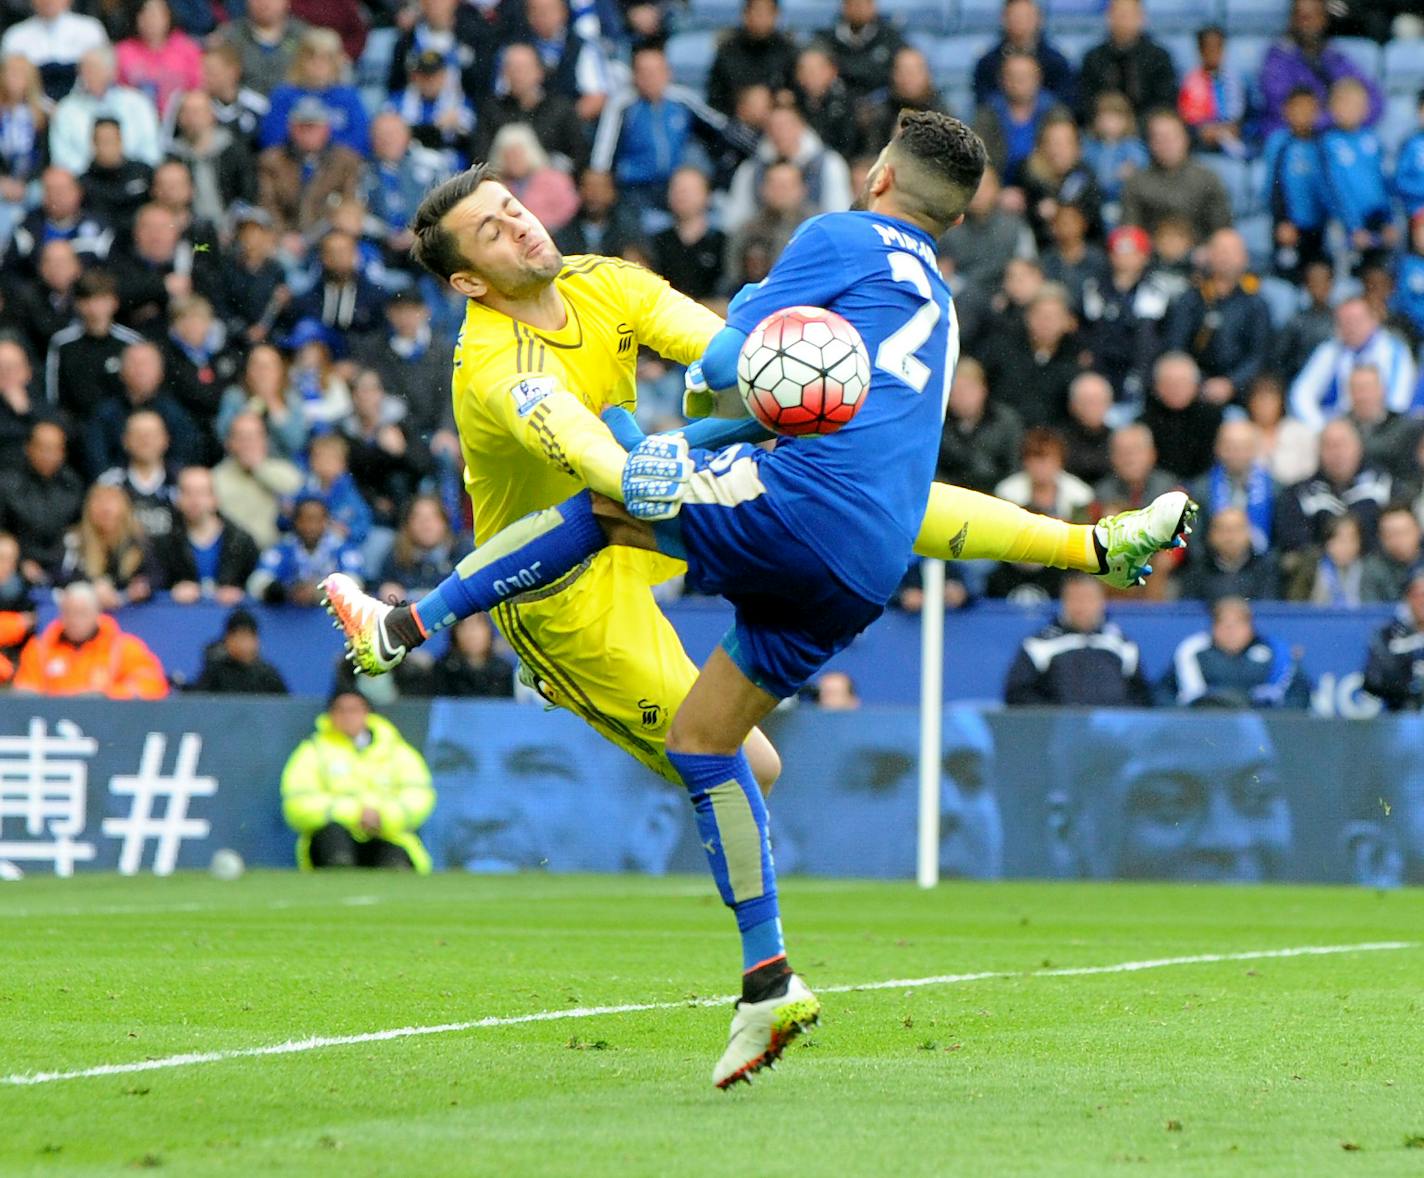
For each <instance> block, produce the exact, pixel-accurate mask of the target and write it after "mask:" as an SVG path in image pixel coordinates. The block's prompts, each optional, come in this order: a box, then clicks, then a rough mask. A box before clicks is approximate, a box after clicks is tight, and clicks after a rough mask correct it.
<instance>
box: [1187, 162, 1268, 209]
mask: <svg viewBox="0 0 1424 1178" xmlns="http://www.w3.org/2000/svg"><path fill="white" fill-rule="evenodd" d="M1196 158H1197V159H1198V160H1200V161H1201V162H1202V163H1203V164H1205V165H1206V166H1207V167H1208V168H1210V169H1211V170H1212V171H1213V172H1215V173H1216V175H1217V177H1218V178H1219V179H1220V180H1221V182H1222V184H1224V185H1225V186H1226V192H1227V195H1228V196H1230V197H1231V211H1232V212H1233V213H1235V214H1236V216H1237V218H1238V219H1240V218H1241V217H1244V216H1246V215H1247V214H1249V213H1250V212H1251V211H1252V210H1253V209H1254V208H1255V205H1256V198H1255V195H1254V194H1253V193H1252V191H1251V169H1250V168H1249V167H1247V165H1246V163H1245V161H1244V160H1234V159H1232V158H1231V157H1230V156H1226V155H1218V154H1217V153H1215V152H1210V153H1203V154H1201V155H1198V156H1197V157H1196Z"/></svg>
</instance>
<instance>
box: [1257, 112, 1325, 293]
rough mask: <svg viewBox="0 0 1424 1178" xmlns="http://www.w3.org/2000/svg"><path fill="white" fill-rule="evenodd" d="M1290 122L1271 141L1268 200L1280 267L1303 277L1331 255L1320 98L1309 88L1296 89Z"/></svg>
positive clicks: (1268, 144)
mask: <svg viewBox="0 0 1424 1178" xmlns="http://www.w3.org/2000/svg"><path fill="white" fill-rule="evenodd" d="M1285 117H1286V125H1285V126H1284V127H1281V128H1280V129H1279V130H1277V131H1275V132H1274V133H1272V135H1271V137H1270V138H1269V139H1268V140H1267V141H1266V153H1265V159H1266V201H1267V203H1268V204H1269V206H1270V209H1271V217H1272V219H1273V220H1274V221H1275V230H1274V238H1273V240H1274V242H1275V255H1274V257H1275V269H1276V273H1277V274H1279V275H1281V277H1283V278H1289V279H1291V280H1292V281H1298V280H1299V279H1300V277H1301V276H1302V275H1303V273H1304V271H1305V268H1306V267H1307V266H1309V265H1310V263H1312V262H1314V261H1316V260H1318V259H1320V258H1322V257H1323V256H1324V254H1325V226H1326V224H1327V222H1328V221H1329V219H1330V191H1329V187H1328V185H1327V183H1326V179H1325V153H1324V151H1323V150H1322V149H1321V144H1320V135H1319V133H1318V132H1317V131H1316V129H1315V127H1316V123H1317V122H1318V121H1319V119H1320V100H1319V99H1318V98H1317V97H1316V96H1315V91H1313V90H1311V89H1310V88H1309V87H1308V86H1300V87H1297V88H1296V89H1295V90H1293V91H1291V94H1290V97H1288V98H1287V99H1286V105H1285Z"/></svg>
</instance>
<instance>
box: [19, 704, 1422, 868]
mask: <svg viewBox="0 0 1424 1178" xmlns="http://www.w3.org/2000/svg"><path fill="white" fill-rule="evenodd" d="M317 712H318V704H317V702H316V701H302V700H293V699H285V700H281V699H279V700H249V699H241V698H221V699H219V698H217V697H208V698H196V697H195V698H190V699H178V700H174V701H170V702H160V703H108V702H105V701H101V700H92V699H77V700H70V701H43V700H34V699H28V698H24V697H17V696H10V697H4V698H0V860H4V861H8V862H10V863H13V864H15V865H17V866H19V867H20V868H22V869H23V870H25V871H26V872H27V873H38V874H48V873H50V872H56V873H59V874H69V873H71V872H74V871H89V870H110V871H113V870H117V871H120V872H124V873H128V874H133V873H139V872H142V873H149V872H152V873H156V874H166V873H168V872H170V871H172V870H174V869H184V868H203V867H206V866H207V864H208V863H209V861H210V860H211V858H212V854H213V852H214V851H215V850H217V849H218V848H220V847H231V848H233V849H235V850H237V851H238V852H240V853H241V854H242V855H243V857H244V858H245V859H246V860H247V862H248V863H249V864H253V865H260V866H272V867H280V866H290V865H291V864H292V862H293V836H292V835H291V833H290V832H289V831H287V830H286V829H285V827H284V826H283V823H282V819H281V813H280V806H279V798H278V782H279V779H280V775H281V770H282V767H283V765H284V764H285V761H286V758H287V756H288V754H289V753H290V752H291V750H292V749H293V748H294V747H295V746H296V744H297V743H298V742H299V741H300V740H301V739H303V738H304V737H305V736H306V735H307V734H308V733H309V732H310V731H311V727H312V721H313V719H314V718H315V716H316V714H317ZM389 714H390V715H391V717H392V719H393V720H394V721H395V722H396V723H397V724H398V725H399V726H400V728H401V730H402V731H403V732H404V733H405V734H406V737H407V738H408V739H409V740H410V741H411V742H412V743H413V744H415V745H416V747H418V748H421V749H423V751H424V753H425V756H426V758H427V760H428V761H429V763H430V767H431V771H432V773H433V775H434V778H435V783H436V787H437V790H438V793H439V800H438V802H437V805H436V809H435V812H434V813H433V815H432V816H431V819H430V821H429V822H428V823H427V824H426V826H425V828H424V830H423V832H422V834H423V837H424V838H425V840H426V843H427V845H428V846H429V847H430V850H431V852H432V854H433V855H434V858H435V861H436V863H437V864H439V865H440V866H442V867H445V868H448V869H459V868H465V869H468V870H473V871H498V872H506V871H521V870H528V871H540V870H544V871H556V872H565V871H636V872H643V873H648V874H661V873H664V872H670V871H678V872H683V871H685V872H692V873H694V874H700V873H702V872H703V871H705V865H704V862H703V857H702V851H701V848H700V847H699V845H698V841H697V837H696V832H695V830H694V828H693V824H692V821H691V811H690V807H689V806H688V805H687V802H686V799H685V798H684V797H683V795H682V793H681V791H679V790H677V789H675V788H673V787H671V786H669V785H667V784H666V783H664V782H662V781H660V780H659V779H657V778H656V777H654V776H653V775H652V774H651V773H649V772H648V771H647V770H645V769H643V768H641V767H640V766H639V765H637V764H636V763H635V762H633V761H632V760H631V759H630V758H628V757H626V756H625V755H624V754H622V753H621V752H619V751H618V750H616V749H614V748H613V747H612V746H610V745H608V744H606V743H605V742H604V741H603V740H602V739H600V738H599V737H598V736H597V735H595V734H594V733H593V732H592V731H591V730H590V729H588V728H587V727H585V726H584V725H583V724H582V723H580V722H579V721H578V720H576V719H575V718H574V717H572V716H570V715H568V714H566V713H561V712H552V713H549V714H544V713H542V712H541V711H539V710H538V709H537V708H533V707H528V706H523V705H519V704H513V703H507V702H502V701H500V702H470V701H447V700H437V701H434V702H432V703H429V704H424V703H420V704H403V705H401V706H399V707H397V708H394V709H392V710H391V712H390V713H389ZM769 727H770V728H771V731H772V736H773V738H774V739H775V740H776V742H777V744H778V746H779V747H780V749H781V752H782V755H783V758H784V760H785V765H786V769H785V772H784V774H783V776H782V779H781V781H780V782H779V783H778V785H777V787H776V791H775V793H774V795H773V798H772V805H771V812H772V831H773V837H774V841H775V848H776V857H777V862H778V865H779V867H780V868H781V870H782V871H783V872H786V873H807V874H815V875H833V876H867V877H883V878H903V879H909V878H913V876H914V870H915V843H916V838H915V819H916V806H917V797H916V794H917V790H916V763H917V762H916V754H917V734H918V717H917V715H916V712H915V710H914V709H913V708H864V709H862V710H860V711H858V712H838V713H826V712H817V711H815V710H813V709H809V708H802V709H793V710H791V711H789V712H785V713H780V714H778V715H776V716H773V717H772V719H771V723H770V725H769ZM943 745H944V770H945V773H944V800H943V805H942V814H943V823H942V832H941V842H940V862H941V867H942V869H943V872H944V874H945V875H946V876H947V877H951V878H953V877H960V876H962V877H973V878H986V879H992V878H1013V877H1036V878H1091V879H1112V878H1155V879H1187V880H1217V879H1225V880H1234V881H1241V882H1250V881H1258V880H1288V881H1301V882H1306V881H1309V882H1322V883H1356V884H1364V885H1370V886H1381V887H1383V886H1393V885H1396V884H1400V883H1424V755H1421V750H1424V716H1418V715H1411V716H1405V717H1398V716H1390V717H1380V718H1376V719H1373V720H1358V721H1349V720H1342V719H1324V718H1316V717H1309V716H1303V715H1286V714H1261V713H1251V712H1237V711H1226V710H1215V709H1212V710H1196V711H1189V712H1153V711H1143V712H1076V711H1063V712H1048V711H1013V712H1009V711H993V710H982V709H976V708H972V707H966V706H951V707H947V708H946V709H945V712H944V733H943ZM0 894H3V893H0Z"/></svg>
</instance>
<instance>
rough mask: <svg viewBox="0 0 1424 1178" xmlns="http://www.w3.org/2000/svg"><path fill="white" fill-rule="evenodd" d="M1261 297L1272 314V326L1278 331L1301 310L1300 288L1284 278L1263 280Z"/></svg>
mask: <svg viewBox="0 0 1424 1178" xmlns="http://www.w3.org/2000/svg"><path fill="white" fill-rule="evenodd" d="M1261 297H1262V298H1263V299H1265V300H1266V307H1267V308H1268V309H1269V311H1270V312H1271V326H1272V327H1274V328H1275V329H1276V330H1277V331H1279V330H1280V329H1281V328H1282V327H1284V326H1285V325H1286V324H1287V323H1289V322H1290V319H1291V316H1292V315H1294V314H1295V313H1296V311H1298V310H1299V309H1300V288H1299V287H1298V286H1296V285H1295V283H1293V282H1287V281H1286V280H1285V279H1284V278H1274V277H1271V278H1263V279H1261Z"/></svg>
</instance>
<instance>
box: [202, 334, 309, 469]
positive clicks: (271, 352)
mask: <svg viewBox="0 0 1424 1178" xmlns="http://www.w3.org/2000/svg"><path fill="white" fill-rule="evenodd" d="M240 413H253V414H256V415H257V416H258V417H260V418H261V419H262V420H263V421H264V422H265V423H266V427H267V434H268V439H269V442H270V444H271V445H272V446H273V448H274V449H275V450H276V452H277V453H278V454H279V455H280V456H281V457H283V458H292V459H295V458H297V457H299V456H300V455H301V454H303V453H304V452H305V451H306V446H307V423H306V418H305V417H304V416H303V414H302V399H301V394H300V393H298V392H297V390H296V389H295V388H294V387H293V386H292V384H291V383H290V381H288V379H287V362H286V361H285V360H284V359H283V358H282V353H281V352H279V351H278V350H277V349H276V348H274V347H273V346H272V345H271V344H258V345H257V346H256V347H254V348H253V349H252V350H251V351H249V352H248V353H247V360H246V362H245V363H244V364H243V367H242V377H241V380H240V381H239V382H238V383H236V384H233V385H230V386H229V387H228V388H227V389H226V390H225V391H224V392H223V395H222V401H221V402H220V404H219V409H218V417H217V422H216V425H215V427H214V428H215V430H216V432H217V435H218V436H219V437H223V438H225V437H227V434H228V429H229V427H230V426H231V424H232V422H233V419H234V418H236V417H237V415H238V414H240Z"/></svg>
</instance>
